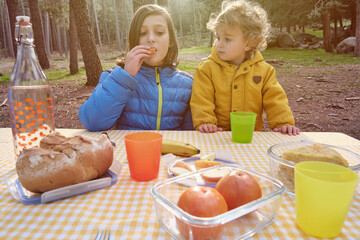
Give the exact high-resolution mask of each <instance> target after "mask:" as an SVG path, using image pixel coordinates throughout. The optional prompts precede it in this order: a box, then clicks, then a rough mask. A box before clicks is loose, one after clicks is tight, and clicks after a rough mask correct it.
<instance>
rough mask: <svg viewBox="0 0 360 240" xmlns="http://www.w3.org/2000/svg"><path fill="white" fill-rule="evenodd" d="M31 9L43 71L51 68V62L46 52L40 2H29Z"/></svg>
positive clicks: (37, 49)
mask: <svg viewBox="0 0 360 240" xmlns="http://www.w3.org/2000/svg"><path fill="white" fill-rule="evenodd" d="M29 8H30V14H31V19H30V21H31V22H32V23H33V25H32V26H33V31H34V43H35V52H36V54H37V57H38V59H39V63H40V66H41V67H42V69H48V68H50V62H49V59H48V56H47V54H46V50H45V42H44V35H43V31H42V27H41V26H42V24H41V18H40V8H39V3H38V0H29Z"/></svg>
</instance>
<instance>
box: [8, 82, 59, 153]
mask: <svg viewBox="0 0 360 240" xmlns="http://www.w3.org/2000/svg"><path fill="white" fill-rule="evenodd" d="M29 90H30V89H28V88H27V87H26V86H22V87H11V89H10V91H13V92H14V93H16V94H13V95H12V96H19V95H20V96H23V97H22V98H21V99H20V98H19V97H18V98H19V99H14V98H12V99H10V102H9V106H10V120H11V127H12V133H13V141H14V147H15V155H16V158H17V157H18V156H19V155H20V153H21V151H22V149H24V148H30V147H37V146H38V145H39V142H40V140H41V138H43V137H45V136H46V135H48V134H50V133H52V132H53V131H54V130H55V126H54V114H53V101H52V98H51V97H50V96H51V95H50V88H49V86H37V87H36V89H35V90H34V89H31V91H29ZM19 93H20V94H19ZM24 96H26V97H25V98H24Z"/></svg>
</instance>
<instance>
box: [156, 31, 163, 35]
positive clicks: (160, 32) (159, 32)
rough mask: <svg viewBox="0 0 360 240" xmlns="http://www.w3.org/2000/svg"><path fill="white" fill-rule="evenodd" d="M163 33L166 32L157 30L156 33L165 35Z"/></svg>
mask: <svg viewBox="0 0 360 240" xmlns="http://www.w3.org/2000/svg"><path fill="white" fill-rule="evenodd" d="M163 34H164V32H163V31H157V32H156V35H158V36H161V35H163Z"/></svg>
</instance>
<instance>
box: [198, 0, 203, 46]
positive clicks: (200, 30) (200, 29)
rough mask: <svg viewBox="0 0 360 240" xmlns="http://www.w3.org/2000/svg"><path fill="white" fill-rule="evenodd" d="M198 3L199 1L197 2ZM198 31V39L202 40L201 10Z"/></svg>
mask: <svg viewBox="0 0 360 240" xmlns="http://www.w3.org/2000/svg"><path fill="white" fill-rule="evenodd" d="M198 4H200V3H198ZM198 14H199V32H200V41H202V40H203V36H202V20H201V11H199V13H198Z"/></svg>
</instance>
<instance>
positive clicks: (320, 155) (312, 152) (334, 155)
mask: <svg viewBox="0 0 360 240" xmlns="http://www.w3.org/2000/svg"><path fill="white" fill-rule="evenodd" d="M282 158H284V159H286V160H289V161H292V162H296V163H298V162H302V161H322V162H330V163H335V164H339V165H341V166H344V167H348V166H349V163H348V162H347V161H346V159H344V158H343V157H342V156H341V155H340V154H339V153H338V152H337V151H335V150H334V149H331V148H329V147H326V146H325V145H323V144H320V143H315V144H312V145H309V146H304V147H299V148H294V149H291V150H289V151H286V152H284V153H283V155H282Z"/></svg>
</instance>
